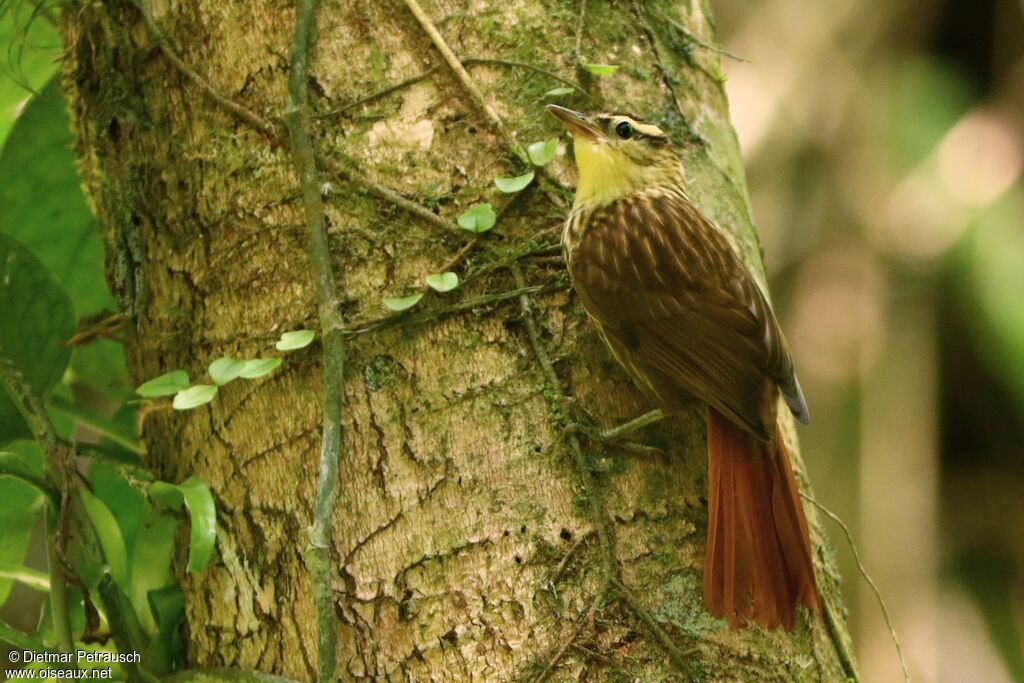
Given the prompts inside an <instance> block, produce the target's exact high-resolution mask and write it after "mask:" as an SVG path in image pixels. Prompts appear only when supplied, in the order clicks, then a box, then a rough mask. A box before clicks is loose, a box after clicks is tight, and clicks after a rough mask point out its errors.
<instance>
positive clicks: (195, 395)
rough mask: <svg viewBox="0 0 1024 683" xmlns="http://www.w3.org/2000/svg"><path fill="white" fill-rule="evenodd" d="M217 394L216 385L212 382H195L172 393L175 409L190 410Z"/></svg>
mask: <svg viewBox="0 0 1024 683" xmlns="http://www.w3.org/2000/svg"><path fill="white" fill-rule="evenodd" d="M216 395H217V387H216V386H215V385H212V384H197V385H195V386H193V387H189V388H188V389H182V390H181V391H179V392H178V393H177V394H175V395H174V403H173V404H172V405H173V406H174V409H175V410H192V409H193V408H198V407H199V406H201V405H203V404H204V403H209V402H210V401H212V400H213V397H214V396H216Z"/></svg>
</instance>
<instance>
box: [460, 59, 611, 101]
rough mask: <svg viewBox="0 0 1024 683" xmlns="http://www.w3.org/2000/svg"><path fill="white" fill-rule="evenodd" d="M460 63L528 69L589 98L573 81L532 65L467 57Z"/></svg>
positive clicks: (507, 60) (588, 94) (506, 60)
mask: <svg viewBox="0 0 1024 683" xmlns="http://www.w3.org/2000/svg"><path fill="white" fill-rule="evenodd" d="M462 63H463V64H464V65H465V66H478V65H495V66H508V67H512V68H514V69H528V70H529V71H533V72H536V73H539V74H541V75H543V76H547V77H548V78H550V79H552V80H555V81H558V82H559V83H561V84H562V85H567V86H569V87H570V88H572V89H573V90H576V91H578V92H580V93H582V94H583V95H584V96H585V97H588V98H589V97H590V93H588V92H587V91H586V90H584V89H583V88H582V87H580V85H579V84H578V83H574V82H573V81H570V80H569V79H568V78H563V77H562V76H559V75H558V74H556V73H555V72H554V71H549V70H547V69H542V68H541V67H539V66H534V65H533V64H530V63H528V62H516V61H512V60H509V59H489V58H482V57H468V58H466V59H463V60H462ZM591 99H592V98H591Z"/></svg>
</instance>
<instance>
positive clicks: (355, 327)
mask: <svg viewBox="0 0 1024 683" xmlns="http://www.w3.org/2000/svg"><path fill="white" fill-rule="evenodd" d="M567 287H568V283H566V282H565V281H556V282H552V283H549V284H546V285H534V286H532V287H522V288H519V287H517V288H516V289H513V290H511V291H508V292H500V293H498V294H483V295H481V296H477V297H473V298H471V299H466V300H464V301H460V302H458V303H455V304H452V305H450V306H445V307H443V308H438V309H434V310H429V311H423V312H420V313H412V314H409V313H405V312H403V313H394V314H392V315H385V316H381V317H380V318H371V319H370V320H363V321H361V322H356V323H350V324H348V325H346V326H345V327H344V328H343V331H344V332H345V334H346V335H348V336H354V335H357V334H364V333H366V332H371V331H373V330H379V329H382V328H385V327H391V326H393V325H399V324H401V325H415V324H419V323H423V322H426V321H428V320H436V319H438V318H441V317H444V316H446V315H452V314H454V313H461V312H463V311H469V310H472V309H474V308H480V307H481V306H488V305H490V304H497V303H501V302H503V301H508V300H509V299H515V298H518V297H519V296H521V295H523V294H547V293H549V292H557V291H559V290H564V289H566V288H567Z"/></svg>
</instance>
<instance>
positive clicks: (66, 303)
mask: <svg viewBox="0 0 1024 683" xmlns="http://www.w3.org/2000/svg"><path fill="white" fill-rule="evenodd" d="M5 227H6V226H0V229H3V228H5ZM0 311H2V313H0V355H2V356H4V357H6V358H7V359H8V360H10V361H11V363H13V364H14V366H15V367H17V368H18V370H19V371H20V372H21V374H22V375H23V377H24V378H25V380H26V381H27V382H28V385H29V386H30V387H31V390H32V393H33V394H34V395H35V396H36V398H38V399H40V400H45V399H46V398H47V397H48V396H49V395H50V392H51V391H52V390H53V388H54V386H55V385H56V384H57V382H59V381H60V378H61V376H62V375H63V374H64V369H65V368H66V367H67V365H68V360H69V359H70V358H71V349H69V348H67V347H66V346H64V345H62V344H61V342H62V341H64V340H65V339H67V338H68V337H70V336H71V335H72V334H74V331H75V316H74V313H73V312H72V307H71V300H70V299H69V298H68V295H67V293H66V292H65V291H64V289H63V288H61V286H60V285H59V284H57V280H56V279H55V278H54V276H53V274H52V273H51V272H50V271H49V270H48V269H47V268H46V266H44V265H43V264H42V262H41V261H40V260H39V258H38V257H36V255H35V254H33V253H32V252H31V251H29V250H28V249H27V248H25V247H24V246H23V245H22V244H21V243H20V242H18V241H17V240H14V239H12V238H10V237H8V236H7V235H5V234H3V233H0ZM29 436H31V432H30V431H29V428H28V425H27V424H26V423H25V420H24V418H23V417H22V416H21V413H20V412H19V410H18V408H17V407H15V405H14V402H13V401H12V400H11V399H10V398H9V397H8V396H7V392H6V391H3V389H0V444H4V443H6V442H8V441H13V440H15V439H19V438H24V437H29Z"/></svg>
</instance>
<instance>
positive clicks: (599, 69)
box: [583, 64, 619, 76]
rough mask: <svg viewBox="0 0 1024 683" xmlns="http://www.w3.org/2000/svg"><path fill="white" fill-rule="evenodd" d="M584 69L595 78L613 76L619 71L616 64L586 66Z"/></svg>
mask: <svg viewBox="0 0 1024 683" xmlns="http://www.w3.org/2000/svg"><path fill="white" fill-rule="evenodd" d="M583 68H584V69H586V70H587V71H589V72H590V73H592V74H594V75H595V76H611V75H612V74H613V73H615V72H616V71H618V70H619V67H618V66H616V65H615V64H584V65H583Z"/></svg>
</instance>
